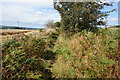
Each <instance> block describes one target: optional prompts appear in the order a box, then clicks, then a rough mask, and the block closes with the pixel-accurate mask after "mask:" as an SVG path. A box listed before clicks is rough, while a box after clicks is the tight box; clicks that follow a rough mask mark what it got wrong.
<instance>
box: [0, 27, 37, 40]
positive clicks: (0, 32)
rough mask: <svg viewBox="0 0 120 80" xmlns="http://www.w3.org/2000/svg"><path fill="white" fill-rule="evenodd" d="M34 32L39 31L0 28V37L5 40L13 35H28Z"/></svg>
mask: <svg viewBox="0 0 120 80" xmlns="http://www.w3.org/2000/svg"><path fill="white" fill-rule="evenodd" d="M35 32H39V30H18V29H0V39H2V40H7V39H12V37H13V36H14V35H20V34H25V35H28V34H31V33H35Z"/></svg>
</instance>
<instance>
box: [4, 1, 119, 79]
mask: <svg viewBox="0 0 120 80" xmlns="http://www.w3.org/2000/svg"><path fill="white" fill-rule="evenodd" d="M60 4H61V5H62V7H60V5H57V4H56V3H54V7H55V9H56V10H58V11H59V13H60V15H61V17H62V20H61V22H56V23H54V21H49V22H48V23H47V24H46V26H47V28H53V29H46V30H45V29H41V30H39V33H38V34H32V35H28V36H26V35H23V36H22V37H21V38H14V39H12V40H10V41H7V42H5V43H4V44H3V47H2V54H3V55H2V56H3V68H2V69H3V75H2V77H3V80H51V79H55V80H59V79H62V80H64V79H66V80H69V79H79V78H117V79H120V76H119V75H120V71H119V70H120V68H119V63H118V62H119V57H120V56H119V54H120V53H119V50H118V48H119V44H118V40H119V39H120V35H119V34H120V29H118V28H116V29H112V28H105V29H103V28H97V25H105V22H104V21H103V19H104V17H106V16H108V13H109V11H108V12H101V11H100V10H101V9H103V8H104V6H105V5H106V6H111V4H109V3H104V4H103V3H102V2H93V3H92V2H90V3H66V2H65V3H60ZM100 4H101V5H100ZM79 12H81V13H79ZM56 27H59V28H56Z"/></svg>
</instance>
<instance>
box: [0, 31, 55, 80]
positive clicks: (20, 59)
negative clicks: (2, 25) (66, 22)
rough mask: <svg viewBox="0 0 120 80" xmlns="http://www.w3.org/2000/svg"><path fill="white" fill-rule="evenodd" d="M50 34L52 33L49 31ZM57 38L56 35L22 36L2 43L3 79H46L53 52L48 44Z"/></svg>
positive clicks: (48, 76) (53, 55)
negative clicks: (44, 36) (42, 36)
mask: <svg viewBox="0 0 120 80" xmlns="http://www.w3.org/2000/svg"><path fill="white" fill-rule="evenodd" d="M51 34H52V33H51ZM53 40H54V42H55V40H57V37H56V35H54V33H53V35H50V36H48V37H47V38H39V37H38V38H35V37H32V36H23V38H22V40H19V41H18V40H11V41H7V42H5V43H4V44H3V47H2V53H3V73H4V74H3V80H6V79H11V80H12V79H18V80H22V79H23V80H24V79H37V80H41V79H48V78H50V77H51V72H50V70H49V69H48V68H49V66H51V63H50V62H52V61H53V59H54V58H55V53H54V52H53V51H51V50H50V49H49V48H50V47H49V45H53V44H54V42H53V43H51V41H53ZM40 77H41V78H40Z"/></svg>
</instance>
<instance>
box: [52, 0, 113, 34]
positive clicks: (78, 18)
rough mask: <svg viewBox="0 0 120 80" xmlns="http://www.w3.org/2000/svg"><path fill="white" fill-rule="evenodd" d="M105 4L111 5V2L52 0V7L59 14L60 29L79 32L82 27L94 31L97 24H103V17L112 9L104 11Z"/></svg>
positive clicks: (104, 22)
mask: <svg viewBox="0 0 120 80" xmlns="http://www.w3.org/2000/svg"><path fill="white" fill-rule="evenodd" d="M105 6H112V3H108V2H102V1H101V0H99V1H94V2H57V1H54V8H55V9H56V10H57V11H58V12H59V13H60V15H61V27H62V29H64V30H65V31H70V32H79V31H81V30H84V29H87V30H90V31H94V30H95V29H96V28H97V26H101V25H105V24H106V21H105V18H106V17H107V16H108V15H109V13H110V12H112V11H114V10H111V11H104V10H103V9H104V7H105Z"/></svg>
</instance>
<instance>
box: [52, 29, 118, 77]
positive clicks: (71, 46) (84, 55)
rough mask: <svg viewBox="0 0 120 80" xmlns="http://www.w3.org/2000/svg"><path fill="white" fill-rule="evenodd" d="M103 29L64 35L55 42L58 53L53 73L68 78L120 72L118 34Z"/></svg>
mask: <svg viewBox="0 0 120 80" xmlns="http://www.w3.org/2000/svg"><path fill="white" fill-rule="evenodd" d="M100 30H101V31H100V32H99V33H97V34H95V33H92V32H87V31H86V30H84V31H82V32H80V33H77V34H74V35H73V36H71V37H70V38H68V37H67V38H68V39H65V38H64V37H62V36H60V37H59V38H58V43H57V44H56V46H55V52H56V53H58V54H57V60H56V62H55V63H54V64H53V67H52V68H51V71H52V73H53V75H52V76H53V77H54V78H67V79H69V78H96V77H98V78H101V77H102V78H106V77H107V78H108V77H109V78H112V77H115V75H117V73H118V72H117V70H118V66H117V65H118V61H116V59H115V55H116V56H117V54H118V53H117V48H116V47H117V38H114V36H112V35H113V34H114V35H115V33H110V31H109V30H104V29H100ZM115 32H116V31H115ZM105 50H107V51H105ZM113 55H114V58H113ZM111 57H112V58H111ZM113 67H114V68H113ZM114 70H115V71H114ZM110 71H113V73H112V74H111V72H110ZM116 78H118V75H117V76H116Z"/></svg>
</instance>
